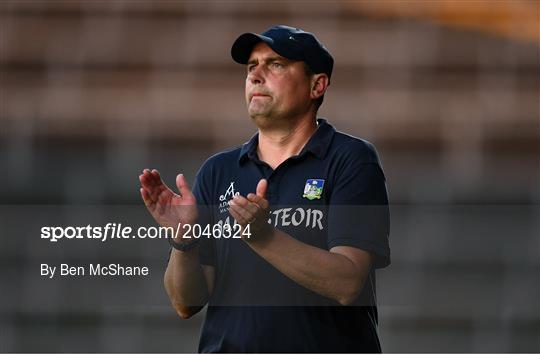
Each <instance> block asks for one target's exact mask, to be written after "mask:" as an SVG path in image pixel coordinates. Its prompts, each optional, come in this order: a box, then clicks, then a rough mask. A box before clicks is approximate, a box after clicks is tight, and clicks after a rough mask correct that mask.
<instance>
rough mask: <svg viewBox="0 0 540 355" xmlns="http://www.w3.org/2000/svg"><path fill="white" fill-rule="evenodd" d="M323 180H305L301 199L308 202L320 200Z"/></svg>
mask: <svg viewBox="0 0 540 355" xmlns="http://www.w3.org/2000/svg"><path fill="white" fill-rule="evenodd" d="M323 186H324V180H323V179H307V181H306V186H305V187H304V195H302V196H303V197H305V198H307V199H308V200H315V199H318V200H319V199H320V198H321V196H322V192H323Z"/></svg>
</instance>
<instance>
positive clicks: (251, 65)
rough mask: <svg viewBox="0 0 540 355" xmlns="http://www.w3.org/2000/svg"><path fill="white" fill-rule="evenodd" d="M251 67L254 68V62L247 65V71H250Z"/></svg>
mask: <svg viewBox="0 0 540 355" xmlns="http://www.w3.org/2000/svg"><path fill="white" fill-rule="evenodd" d="M253 69H255V65H254V64H250V65H248V67H247V71H248V73H251V72H252V71H253Z"/></svg>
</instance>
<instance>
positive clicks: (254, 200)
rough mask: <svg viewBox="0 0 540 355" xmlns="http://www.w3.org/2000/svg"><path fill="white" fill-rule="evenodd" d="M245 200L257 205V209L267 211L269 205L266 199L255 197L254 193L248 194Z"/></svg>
mask: <svg viewBox="0 0 540 355" xmlns="http://www.w3.org/2000/svg"><path fill="white" fill-rule="evenodd" d="M247 198H248V200H249V201H250V202H252V203H256V204H257V205H259V207H260V208H262V209H263V210H266V209H268V207H270V204H269V203H268V200H267V199H265V198H263V197H261V196H258V195H255V194H254V193H250V194H248V195H247Z"/></svg>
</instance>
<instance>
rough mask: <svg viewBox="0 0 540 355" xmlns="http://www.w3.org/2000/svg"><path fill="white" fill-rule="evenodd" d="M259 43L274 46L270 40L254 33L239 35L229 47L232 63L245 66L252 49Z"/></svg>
mask: <svg viewBox="0 0 540 355" xmlns="http://www.w3.org/2000/svg"><path fill="white" fill-rule="evenodd" d="M259 42H265V43H266V44H268V45H269V46H270V47H273V44H274V40H273V39H272V38H270V37H265V36H261V35H259V34H256V33H244V34H242V35H240V37H238V38H237V39H236V41H234V43H233V45H232V47H231V56H232V58H233V59H234V61H235V62H237V63H240V64H247V62H248V60H249V56H250V55H251V51H252V50H253V47H255V45H256V44H257V43H259Z"/></svg>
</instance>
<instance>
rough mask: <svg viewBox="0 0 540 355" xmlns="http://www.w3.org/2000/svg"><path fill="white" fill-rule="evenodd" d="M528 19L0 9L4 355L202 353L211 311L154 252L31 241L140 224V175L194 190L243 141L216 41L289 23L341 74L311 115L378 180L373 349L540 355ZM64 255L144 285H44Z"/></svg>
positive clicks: (256, 5) (279, 7)
mask: <svg viewBox="0 0 540 355" xmlns="http://www.w3.org/2000/svg"><path fill="white" fill-rule="evenodd" d="M539 18H540V2H538V1H534V0H513V1H502V0H501V1H499V0H493V1H475V0H471V1H457V0H455V1H450V0H445V1H443V0H441V1H436V0H433V1H427V0H426V1H417V0H410V1H405V0H402V1H394V0H383V1H322V0H321V1H257V2H249V1H212V2H210V1H90V0H88V1H30V0H23V1H9V0H3V1H1V2H0V104H1V107H0V119H1V125H0V127H1V129H0V164H1V165H2V167H3V171H4V173H3V174H2V178H1V181H2V183H1V184H0V201H1V209H2V212H1V215H2V217H0V233H1V234H0V351H2V352H66V351H67V352H194V351H196V349H197V344H198V335H199V328H200V324H201V322H202V319H203V316H204V312H201V313H200V314H199V315H197V316H195V317H194V318H192V319H191V320H181V319H180V318H178V317H177V316H176V315H175V314H174V311H173V310H172V308H171V307H170V306H169V305H168V300H167V297H166V295H165V291H164V289H163V287H162V272H163V271H164V268H165V261H166V257H167V251H168V248H167V246H166V245H164V244H163V243H154V242H152V243H150V242H149V241H141V242H138V244H129V243H128V244H126V243H121V242H120V243H116V244H114V243H111V244H107V245H102V246H96V244H95V243H86V244H85V243H72V244H70V245H69V246H68V245H67V243H66V244H64V245H61V246H58V245H56V246H51V245H50V244H47V242H45V241H42V240H39V226H40V225H47V224H49V225H54V223H53V221H54V222H55V223H68V224H75V225H77V223H76V222H78V223H79V224H78V225H86V224H87V221H88V220H89V218H90V217H92V218H97V219H100V218H101V219H104V220H106V219H107V218H109V220H108V221H115V218H116V217H118V216H120V215H122V216H124V215H127V214H129V215H130V216H131V217H130V218H135V219H136V220H137V221H139V222H140V223H148V224H151V223H152V222H151V220H150V219H148V216H146V214H145V211H144V206H143V204H142V203H141V202H140V198H139V194H138V188H139V184H138V179H137V176H138V174H139V173H140V171H141V170H142V169H143V168H145V167H149V168H157V169H158V170H160V172H161V173H162V175H163V176H164V178H165V179H166V180H167V182H168V183H169V184H170V185H171V186H174V177H175V176H176V174H177V173H178V172H183V173H184V174H185V175H186V176H187V177H188V178H189V180H190V181H193V178H194V176H195V173H196V171H197V169H198V168H199V166H200V165H201V164H202V162H203V161H204V160H205V159H206V158H207V157H208V156H210V155H211V154H214V153H216V152H218V151H220V150H222V149H224V148H228V147H233V146H237V145H240V144H241V143H243V142H244V141H246V140H248V139H249V138H250V137H251V135H252V134H253V133H254V132H255V127H254V126H253V125H252V124H251V123H250V122H249V119H248V117H247V114H246V108H245V103H244V98H243V85H244V80H245V68H244V67H242V66H240V65H237V64H235V63H234V62H233V61H232V59H231V58H230V46H231V44H232V43H233V41H234V40H235V39H236V37H237V36H238V35H239V34H241V33H243V32H261V31H264V30H265V29H266V28H268V27H270V26H271V25H274V24H288V25H292V26H296V27H301V28H302V29H304V30H307V31H311V32H314V33H315V34H316V35H317V36H318V38H319V39H320V40H321V41H322V42H323V43H325V45H326V46H327V48H328V49H329V50H330V51H331V52H332V53H333V55H334V58H335V60H336V65H335V67H334V74H333V80H332V84H331V86H330V88H329V91H328V93H327V95H326V98H325V102H324V104H323V106H322V107H321V110H320V116H322V117H326V118H328V119H329V121H330V122H331V123H332V124H333V125H334V126H336V127H337V128H338V129H339V130H342V131H345V132H347V133H350V134H353V135H356V136H358V137H361V138H364V139H367V140H369V141H370V142H372V143H373V144H375V146H376V147H377V148H378V151H379V154H380V156H381V159H382V163H383V167H384V170H385V173H386V176H387V183H388V190H389V195H390V200H391V203H392V206H391V213H392V227H391V230H392V232H391V239H390V241H391V249H392V265H391V266H390V267H389V268H387V269H383V270H380V271H378V274H377V277H378V298H379V315H380V319H379V321H380V326H379V332H380V337H381V341H382V345H383V351H385V352H540V303H539V302H538V300H539V299H540V282H539V281H540V277H539V272H540V114H539V112H540V103H539V98H540V92H539V90H540V82H539V80H540V79H539V78H540V22H539ZM115 206H117V208H118V209H119V210H118V211H116V212H114V211H113V212H111V209H114V208H116V207H115ZM115 213H116V214H115ZM75 244H77V245H75ZM69 248H71V249H69ZM59 260H68V261H70V262H77V261H79V262H82V261H86V262H96V261H97V260H102V261H104V260H111V262H124V261H130V262H131V263H133V264H137V263H139V264H140V263H145V264H148V265H152V267H153V270H154V271H153V272H152V273H151V275H150V277H146V278H137V279H121V280H108V279H107V280H103V279H92V280H88V279H86V280H76V279H56V280H47V279H45V278H43V277H40V275H39V263H43V262H53V261H54V262H58V261H59ZM276 341H278V340H276Z"/></svg>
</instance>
